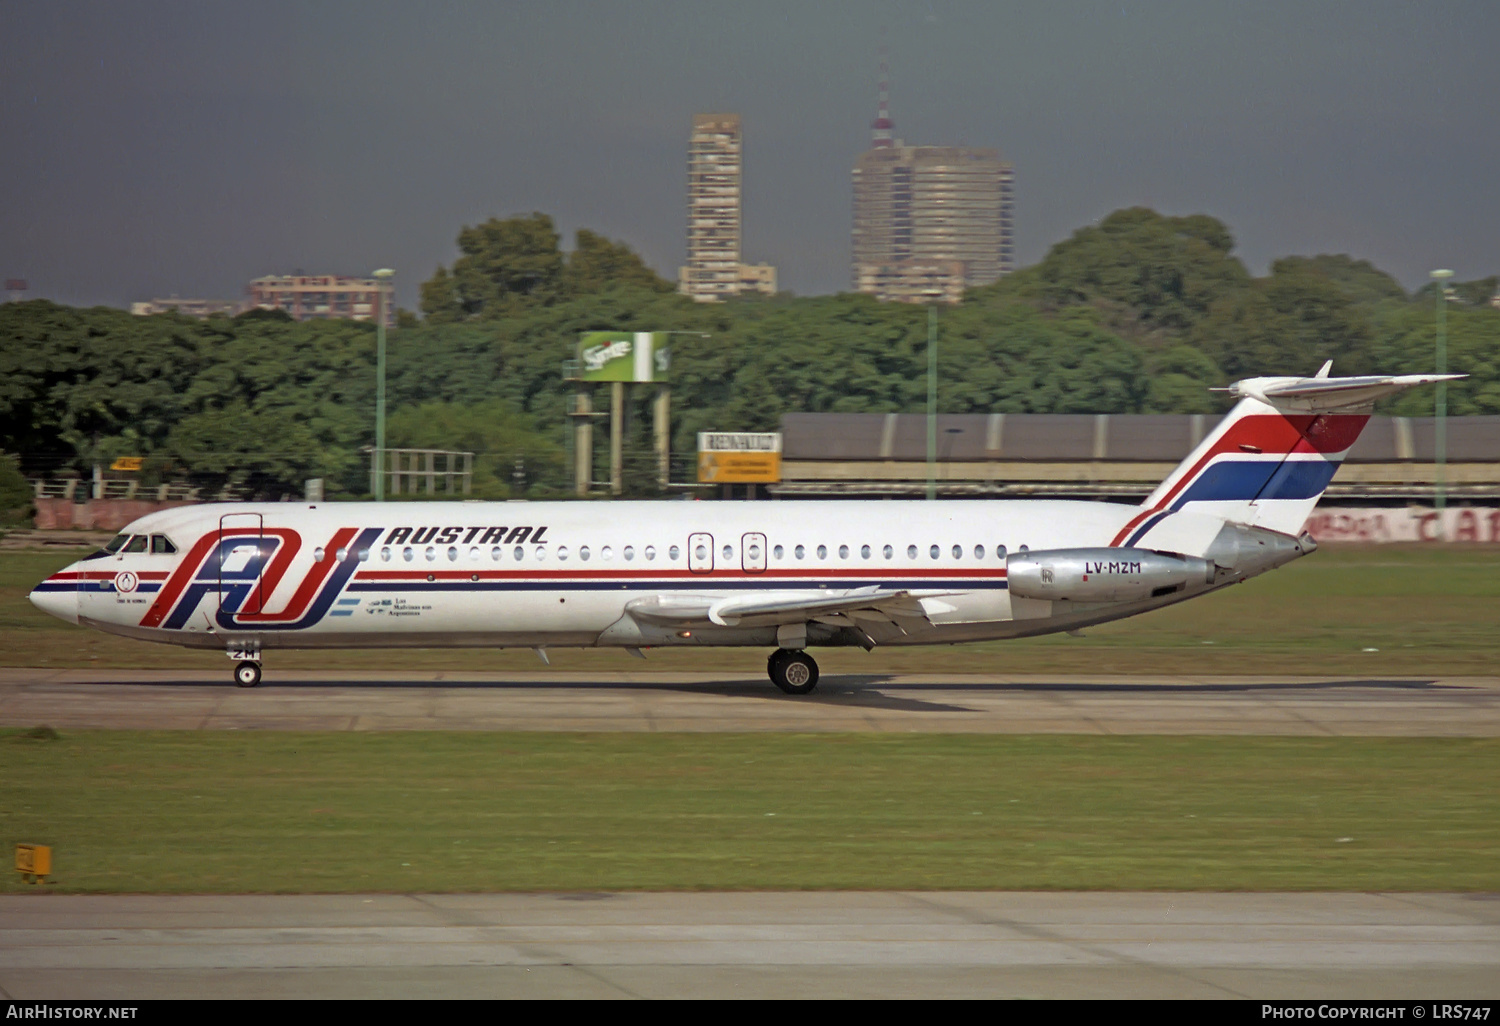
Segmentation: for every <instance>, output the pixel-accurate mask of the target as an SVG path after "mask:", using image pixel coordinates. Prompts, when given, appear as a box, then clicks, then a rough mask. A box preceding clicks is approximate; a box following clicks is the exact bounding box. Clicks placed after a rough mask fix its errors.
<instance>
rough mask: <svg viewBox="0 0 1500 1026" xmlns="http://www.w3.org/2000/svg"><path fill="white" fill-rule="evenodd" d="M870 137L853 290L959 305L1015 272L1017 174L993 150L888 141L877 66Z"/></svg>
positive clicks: (858, 193)
mask: <svg viewBox="0 0 1500 1026" xmlns="http://www.w3.org/2000/svg"><path fill="white" fill-rule="evenodd" d="M873 128H874V132H873V138H872V140H871V143H870V148H869V149H868V150H866V151H865V152H864V153H862V154H860V156H859V159H858V160H857V161H856V163H855V166H854V173H853V179H854V232H853V256H854V260H853V275H852V277H853V284H854V288H855V290H856V291H859V292H865V293H869V294H870V295H873V296H875V297H876V298H878V299H882V300H899V301H904V302H913V303H916V302H933V301H938V297H942V299H941V300H940V301H944V302H957V301H958V300H959V299H961V298H962V296H963V290H964V289H966V288H973V287H974V286H976V285H988V284H989V283H990V282H993V281H995V280H996V279H997V278H999V277H1000V276H1001V275H1004V274H1009V273H1010V272H1011V271H1012V270H1014V269H1015V250H1014V239H1013V235H1012V230H1013V203H1014V188H1015V170H1014V169H1013V168H1012V167H1011V165H1010V164H1008V163H1006V162H1005V161H1003V160H1001V159H1000V153H999V151H997V150H993V149H976V148H971V147H965V146H907V145H905V144H904V143H902V142H901V140H899V139H896V138H894V135H893V131H892V129H893V124H892V122H891V118H890V111H889V104H888V99H887V87H886V80H885V69H884V67H883V66H882V68H881V81H880V111H879V116H878V117H877V118H876V119H875V122H874V125H873ZM955 264H958V265H961V267H955Z"/></svg>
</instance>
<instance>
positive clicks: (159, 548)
mask: <svg viewBox="0 0 1500 1026" xmlns="http://www.w3.org/2000/svg"><path fill="white" fill-rule="evenodd" d="M176 551H177V546H176V545H173V544H172V539H170V538H168V537H167V536H166V535H164V534H153V535H152V536H151V554H152V555H153V556H162V555H167V554H169V553H172V552H176Z"/></svg>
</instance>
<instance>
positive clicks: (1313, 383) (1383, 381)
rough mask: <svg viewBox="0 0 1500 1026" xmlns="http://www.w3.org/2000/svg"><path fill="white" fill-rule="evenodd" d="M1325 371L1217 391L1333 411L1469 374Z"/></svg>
mask: <svg viewBox="0 0 1500 1026" xmlns="http://www.w3.org/2000/svg"><path fill="white" fill-rule="evenodd" d="M1331 362H1332V361H1329V363H1331ZM1328 370H1329V364H1328V363H1325V364H1324V365H1323V367H1322V368H1321V369H1320V370H1319V371H1318V374H1317V376H1315V377H1311V378H1246V379H1245V380H1243V381H1236V382H1235V383H1234V384H1232V385H1230V386H1229V387H1228V388H1226V389H1216V391H1225V392H1228V393H1229V394H1230V395H1233V396H1235V397H1237V398H1240V399H1257V400H1259V401H1260V402H1263V403H1265V404H1266V405H1267V406H1273V407H1275V408H1276V409H1278V410H1286V411H1289V412H1293V413H1332V412H1334V411H1340V410H1344V411H1347V410H1356V409H1361V408H1368V407H1370V406H1372V405H1373V404H1374V403H1375V400H1377V399H1381V398H1384V397H1385V396H1388V395H1390V394H1391V393H1393V392H1399V391H1401V390H1402V389H1405V388H1411V387H1413V386H1415V385H1430V384H1433V383H1434V382H1438V381H1456V380H1458V379H1459V378H1466V377H1468V375H1467V374H1397V375H1390V374H1367V375H1363V376H1360V377H1351V378H1331V377H1328Z"/></svg>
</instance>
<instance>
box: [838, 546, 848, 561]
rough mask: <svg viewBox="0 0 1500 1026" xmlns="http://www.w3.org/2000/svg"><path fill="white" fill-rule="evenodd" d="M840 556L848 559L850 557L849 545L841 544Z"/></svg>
mask: <svg viewBox="0 0 1500 1026" xmlns="http://www.w3.org/2000/svg"><path fill="white" fill-rule="evenodd" d="M839 558H840V559H848V558H849V546H847V545H840V546H839Z"/></svg>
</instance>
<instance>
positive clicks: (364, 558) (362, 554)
mask: <svg viewBox="0 0 1500 1026" xmlns="http://www.w3.org/2000/svg"><path fill="white" fill-rule="evenodd" d="M359 561H360V562H361V563H368V562H369V561H370V550H369V549H360V550H359Z"/></svg>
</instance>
